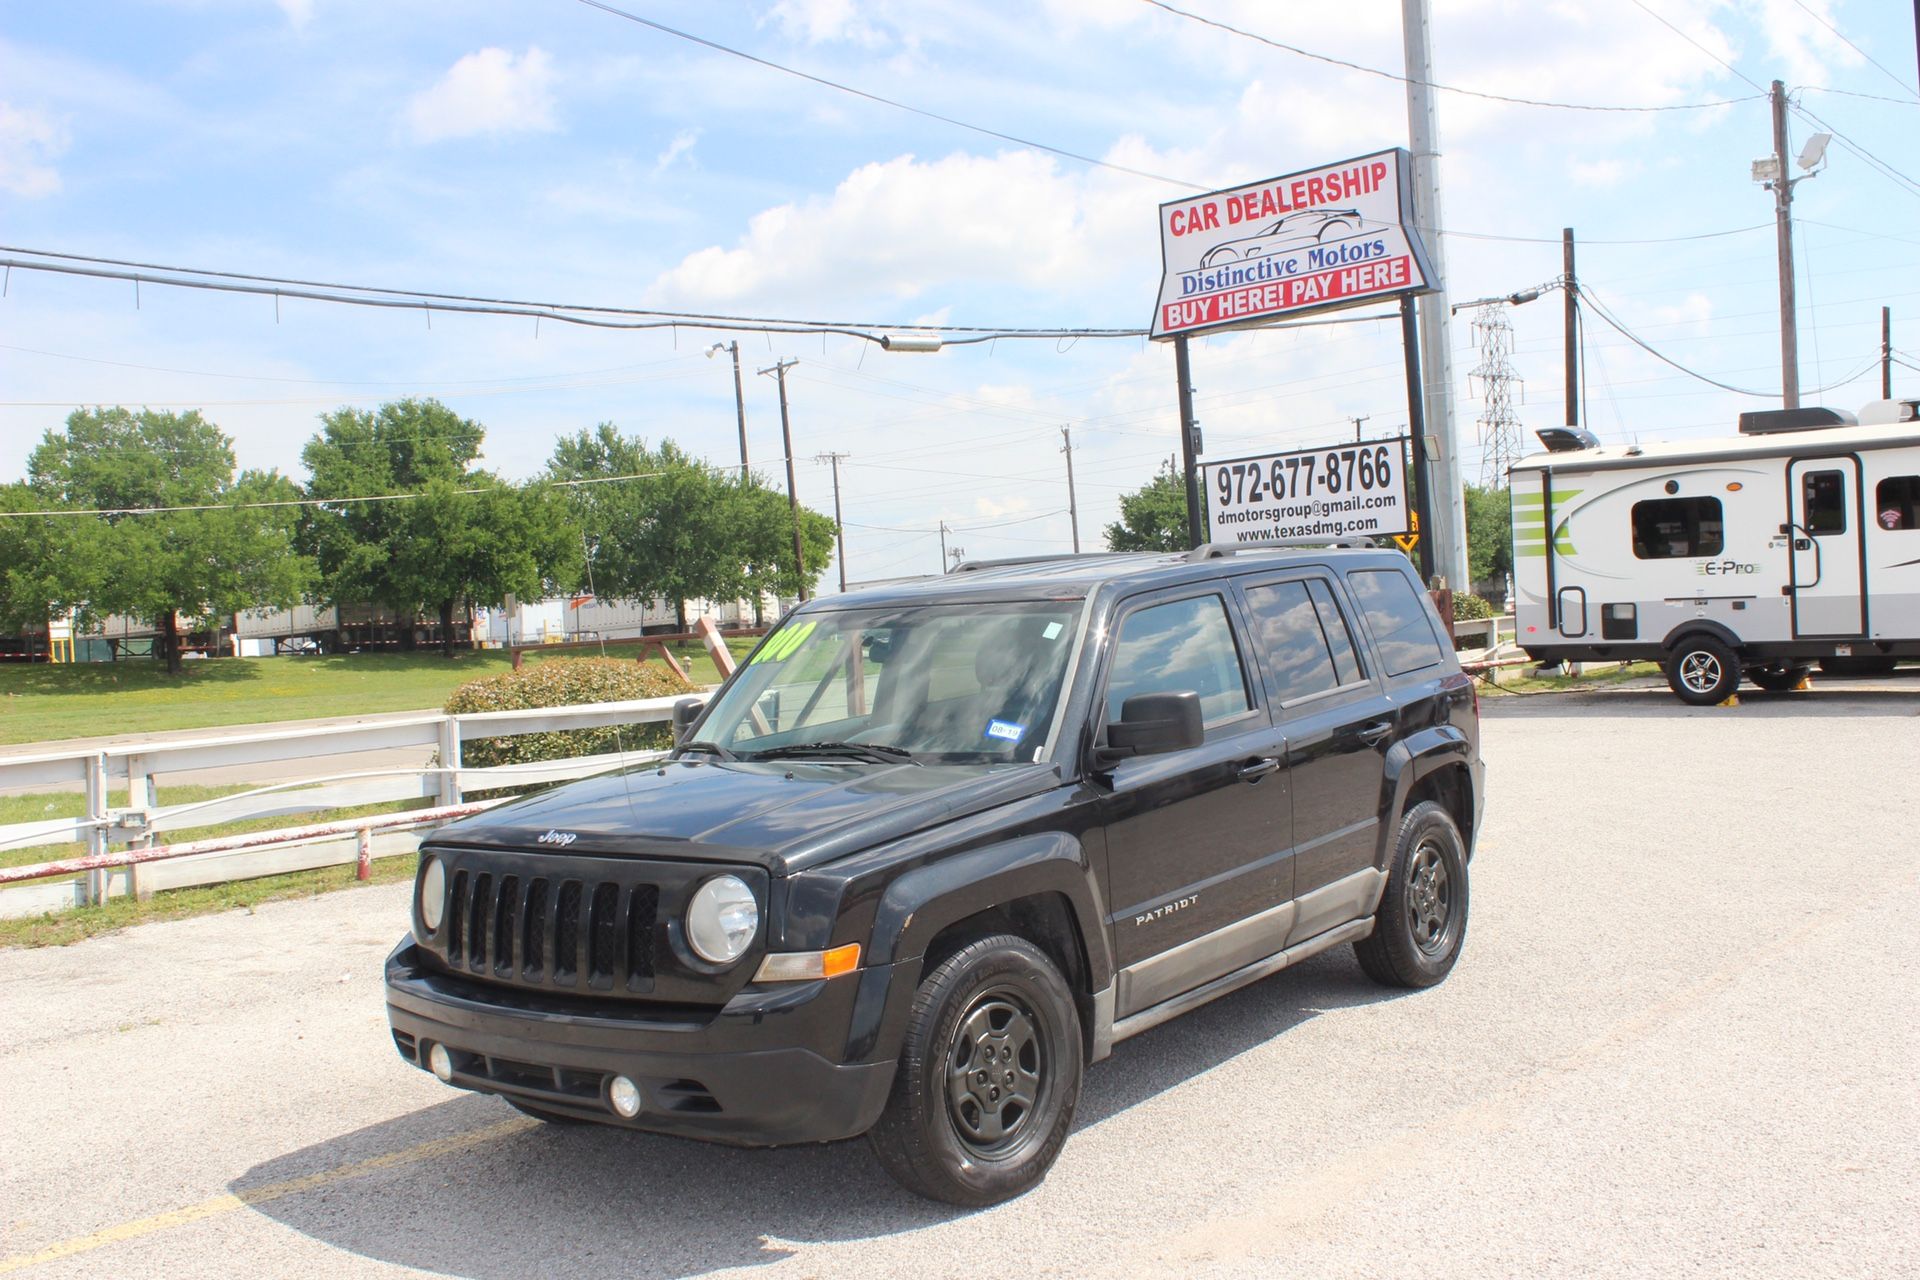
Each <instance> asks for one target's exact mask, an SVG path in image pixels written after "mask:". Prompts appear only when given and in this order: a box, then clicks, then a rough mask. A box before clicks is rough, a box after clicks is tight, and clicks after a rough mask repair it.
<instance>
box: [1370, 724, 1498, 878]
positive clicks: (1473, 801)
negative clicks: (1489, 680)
mask: <svg viewBox="0 0 1920 1280" xmlns="http://www.w3.org/2000/svg"><path fill="white" fill-rule="evenodd" d="M1451 765H1459V766H1461V768H1462V769H1463V770H1464V772H1465V773H1466V782H1467V787H1468V796H1467V802H1468V804H1469V805H1470V806H1475V807H1477V800H1478V797H1476V796H1474V795H1473V794H1472V787H1473V743H1472V742H1471V741H1470V740H1469V739H1468V738H1467V735H1466V734H1465V733H1463V732H1461V731H1460V730H1459V729H1457V728H1455V727H1454V726H1452V725H1450V724H1442V725H1432V726H1429V727H1428V728H1425V729H1421V730H1420V731H1418V732H1417V733H1411V734H1408V735H1407V736H1406V737H1405V738H1402V739H1401V740H1400V741H1399V742H1397V743H1395V744H1394V747H1393V749H1392V750H1391V751H1389V752H1388V753H1387V767H1386V777H1385V781H1384V784H1383V785H1384V788H1385V791H1386V794H1385V795H1384V796H1383V797H1382V798H1383V799H1385V800H1387V801H1388V802H1389V803H1388V804H1387V805H1386V806H1385V807H1384V808H1383V812H1385V813H1387V814H1388V815H1390V816H1391V817H1392V818H1393V819H1395V820H1394V821H1392V822H1383V823H1381V824H1380V835H1379V839H1378V841H1377V842H1376V844H1375V848H1374V861H1373V865H1374V866H1375V867H1376V868H1378V869H1379V870H1382V871H1384V870H1386V869H1387V860H1388V859H1389V858H1391V857H1392V856H1393V849H1392V847H1391V846H1392V842H1393V839H1394V837H1395V836H1397V835H1398V834H1399V822H1398V819H1399V818H1400V817H1401V816H1403V815H1404V814H1405V813H1406V811H1407V797H1408V796H1409V795H1410V794H1412V792H1413V789H1414V788H1415V787H1416V786H1418V785H1420V783H1421V781H1422V780H1424V779H1426V778H1428V777H1431V776H1432V775H1433V774H1435V773H1437V772H1439V771H1440V770H1441V769H1444V768H1447V767H1449V766H1451ZM1464 834H1465V836H1466V838H1467V840H1468V841H1469V846H1471V842H1472V840H1473V838H1474V834H1475V833H1473V832H1466V833H1464Z"/></svg>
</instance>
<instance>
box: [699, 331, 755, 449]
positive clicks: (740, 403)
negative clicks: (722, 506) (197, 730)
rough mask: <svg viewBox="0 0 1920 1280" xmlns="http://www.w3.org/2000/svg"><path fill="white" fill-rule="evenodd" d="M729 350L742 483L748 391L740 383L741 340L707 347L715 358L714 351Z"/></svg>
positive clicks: (708, 355) (710, 356) (708, 351)
mask: <svg viewBox="0 0 1920 1280" xmlns="http://www.w3.org/2000/svg"><path fill="white" fill-rule="evenodd" d="M719 351H728V352H731V353H732V354H733V409H734V412H735V413H736V414H737V415H739V418H740V483H742V484H745V483H746V482H747V391H746V388H745V387H743V386H742V385H741V384H740V342H739V339H737V338H736V339H735V340H734V341H732V342H716V343H714V344H713V345H712V346H710V347H708V348H707V359H709V360H711V359H713V356H714V353H715V352H719Z"/></svg>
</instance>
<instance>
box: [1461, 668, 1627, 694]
mask: <svg viewBox="0 0 1920 1280" xmlns="http://www.w3.org/2000/svg"><path fill="white" fill-rule="evenodd" d="M1528 670H1529V668H1527V667H1509V668H1507V669H1506V670H1504V671H1501V672H1499V673H1498V675H1497V677H1496V678H1497V679H1498V681H1499V683H1498V684H1494V685H1491V686H1489V685H1485V684H1483V685H1481V686H1480V692H1481V695H1482V696H1496V697H1497V696H1498V695H1500V694H1503V693H1567V692H1570V691H1577V690H1580V689H1597V688H1601V687H1603V686H1607V685H1616V684H1624V683H1626V682H1627V681H1629V680H1643V679H1646V678H1648V677H1653V678H1655V679H1660V678H1663V677H1662V676H1661V672H1660V664H1659V663H1657V662H1622V663H1619V664H1616V665H1612V666H1606V667H1601V668H1600V669H1599V670H1597V671H1589V672H1588V673H1587V674H1586V675H1583V676H1542V677H1535V676H1531V675H1526V674H1523V673H1524V672H1526V671H1528Z"/></svg>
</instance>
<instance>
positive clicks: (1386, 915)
mask: <svg viewBox="0 0 1920 1280" xmlns="http://www.w3.org/2000/svg"><path fill="white" fill-rule="evenodd" d="M1466 936H1467V846H1466V841H1465V840H1464V839H1462V838H1461V835H1460V828H1459V826H1458V825H1457V824H1456V823H1455V822H1454V820H1453V815H1452V814H1450V813H1448V812H1447V810H1446V807H1445V806H1444V805H1441V804H1439V803H1437V802H1435V801H1432V800H1423V801H1421V802H1420V803H1419V804H1417V805H1415V806H1413V808H1411V809H1409V810H1407V816H1406V817H1404V818H1402V819H1401V820H1400V832H1399V837H1398V839H1396V840H1395V842H1394V852H1393V861H1392V863H1391V864H1389V866H1388V869H1387V887H1386V890H1385V891H1384V892H1383V893H1382V894H1381V895H1380V906H1379V907H1378V908H1377V909H1376V910H1375V911H1374V914H1373V932H1372V933H1370V934H1368V935H1367V936H1366V937H1364V938H1362V939H1360V941H1358V942H1356V943H1354V944H1353V951H1354V955H1355V956H1357V957H1358V958H1359V960H1360V967H1361V968H1362V969H1364V970H1366V973H1367V976H1368V977H1369V978H1372V979H1373V980H1374V981H1375V982H1378V983H1381V984H1383V985H1385V986H1389V987H1431V986H1433V985H1434V984H1435V983H1438V982H1440V981H1442V980H1443V979H1445V978H1446V976H1447V975H1448V974H1449V973H1451V972H1453V966H1454V963H1455V962H1456V961H1458V960H1459V958H1460V948H1461V946H1462V945H1463V944H1464V943H1465V941H1466Z"/></svg>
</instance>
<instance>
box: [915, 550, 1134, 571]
mask: <svg viewBox="0 0 1920 1280" xmlns="http://www.w3.org/2000/svg"><path fill="white" fill-rule="evenodd" d="M1133 554H1134V553H1133V552H1131V551H1061V552H1058V553H1056V554H1054V555H1050V556H1045V555H1042V556H1004V557H1002V558H1001V559H998V560H962V561H961V562H960V563H959V564H957V565H955V566H953V569H952V572H954V573H974V572H977V571H979V570H981V569H1011V568H1014V567H1016V566H1018V565H1023V564H1052V563H1054V562H1055V561H1058V560H1107V559H1111V558H1112V557H1114V556H1125V555H1133Z"/></svg>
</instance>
